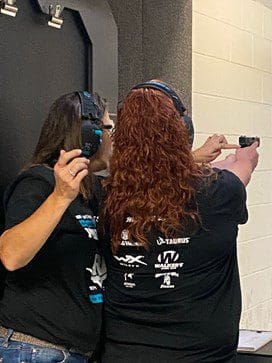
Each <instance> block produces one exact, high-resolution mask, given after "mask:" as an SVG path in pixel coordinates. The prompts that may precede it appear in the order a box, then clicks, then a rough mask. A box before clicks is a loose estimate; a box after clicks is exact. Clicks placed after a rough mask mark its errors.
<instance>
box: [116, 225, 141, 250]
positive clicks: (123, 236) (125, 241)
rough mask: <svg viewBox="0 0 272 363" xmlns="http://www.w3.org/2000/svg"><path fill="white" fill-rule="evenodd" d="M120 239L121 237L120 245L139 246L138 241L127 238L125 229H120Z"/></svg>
mask: <svg viewBox="0 0 272 363" xmlns="http://www.w3.org/2000/svg"><path fill="white" fill-rule="evenodd" d="M121 239H122V241H121V246H131V247H135V246H141V244H140V243H139V242H135V241H130V240H129V231H128V230H127V229H124V230H123V231H122V233H121Z"/></svg>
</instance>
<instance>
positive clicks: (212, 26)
mask: <svg viewBox="0 0 272 363" xmlns="http://www.w3.org/2000/svg"><path fill="white" fill-rule="evenodd" d="M271 59H272V10H271V9H269V8H268V7H265V6H264V5H262V4H261V2H259V1H253V0H193V112H192V113H193V119H194V121H195V125H196V130H197V135H196V143H195V146H198V145H199V144H201V143H202V142H203V141H204V140H205V139H206V138H207V137H208V136H209V135H211V134H213V133H223V134H225V135H226V137H227V138H228V140H229V141H230V142H238V137H239V135H243V134H246V135H249V136H255V135H258V136H260V137H261V148H260V150H259V151H260V162H259V166H258V168H257V170H256V172H255V174H254V176H253V178H252V181H251V183H250V186H249V187H248V206H249V214H250V217H249V222H248V224H247V225H246V226H243V227H241V228H240V236H239V246H238V253H239V261H240V273H241V284H242V293H243V314H242V320H241V327H242V328H247V329H259V330H260V329H263V330H264V329H267V330H272V61H271Z"/></svg>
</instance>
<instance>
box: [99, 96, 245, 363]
mask: <svg viewBox="0 0 272 363" xmlns="http://www.w3.org/2000/svg"><path fill="white" fill-rule="evenodd" d="M157 92H159V91H157V90H156V91H154V90H148V89H144V90H134V91H132V92H131V93H130V94H129V96H128V98H127V99H126V101H125V103H124V106H123V109H122V110H121V112H120V114H119V119H118V122H117V125H116V134H115V137H114V145H115V148H114V151H113V157H112V170H111V173H112V175H111V177H110V178H109V182H108V195H107V197H106V201H105V215H106V216H107V219H106V220H105V221H107V220H108V219H109V225H108V226H106V227H105V231H104V246H105V257H106V264H107V267H108V279H107V283H106V307H105V335H106V343H105V354H104V357H103V362H105V363H110V362H115V363H119V362H120V363H121V362H130V363H136V362H139V363H140V362H141V363H143V362H156V363H162V362H163V363H165V362H169V363H170V362H171V363H175V362H184V363H192V362H195V363H196V362H234V361H235V355H236V347H237V338H238V329H239V320H240V312H241V296H240V284H239V273H238V267H237V256H236V237H237V232H238V224H239V223H245V222H246V220H247V210H246V204H245V202H246V193H245V188H244V184H243V183H242V181H241V180H240V179H239V177H237V176H236V175H235V174H233V173H232V172H230V171H227V170H222V171H221V170H206V169H204V168H203V167H201V166H197V165H195V164H194V163H193V161H192V156H191V155H190V145H189V144H188V142H187V143H186V142H185V141H184V138H183V139H182V134H185V135H186V130H185V128H184V126H183V125H182V122H181V121H180V120H179V119H178V115H176V116H175V115H173V114H172V115H171V114H170V112H169V114H170V118H172V120H171V121H170V122H173V124H175V123H176V127H177V129H176V133H180V134H179V135H174V133H173V130H171V125H168V128H167V127H166V126H165V134H166V135H162V138H163V137H164V144H160V141H161V140H160V139H159V138H160V134H159V133H160V131H161V130H160V127H162V128H163V126H164V125H160V123H162V122H163V121H165V118H166V117H167V116H165V117H164V119H161V120H160V115H161V113H160V114H159V115H158V116H157V120H156V114H154V113H153V115H152V111H150V114H148V111H149V108H151V107H153V110H154V109H155V107H157V108H158V109H159V108H160V103H163V102H165V104H166V108H165V109H166V110H167V109H168V110H169V108H171V100H170V99H169V98H168V99H167V96H164V95H160V94H159V96H158V93H157ZM148 97H150V99H148ZM140 98H141V100H140ZM139 100H140V101H139ZM149 102H150V104H149ZM151 102H152V105H151ZM138 104H140V106H139V109H140V110H141V116H142V118H141V119H140V118H139V117H138V115H137V107H138ZM130 105H132V106H131V108H130ZM155 105H156V106H155ZM172 108H173V109H174V107H173V104H172ZM131 109H133V111H131ZM165 109H164V111H165ZM160 111H162V110H161V109H160ZM129 112H130V113H129ZM145 114H146V115H148V116H147V117H146V119H145ZM129 117H130V120H129ZM128 120H129V121H128ZM129 122H130V123H131V124H133V127H134V128H133V131H134V132H135V133H134V134H133V135H131V136H128V134H127V139H126V141H127V148H126V150H125V149H123V148H122V145H124V144H123V141H124V140H123V138H122V137H123V136H122V132H123V131H122V130H127V129H129ZM148 122H149V124H148ZM166 122H167V121H166ZM178 122H179V123H180V124H178ZM152 123H153V124H154V125H152ZM141 125H143V126H142V130H140V131H139V130H138V128H140V129H141ZM144 128H146V130H145V132H143V129H144ZM148 128H149V129H150V130H148ZM179 128H180V129H179ZM138 131H139V134H140V135H141V138H138V136H139V135H138V134H137V132H138ZM157 131H158V134H157V135H156V132H157ZM148 132H149V135H148V137H149V138H150V144H146V141H147V140H146V138H145V135H146V134H147V133H148ZM152 132H153V133H154V136H156V137H153V139H152ZM178 138H180V139H182V142H183V144H182V142H180V144H178ZM151 139H152V141H151ZM139 140H140V142H141V143H142V147H143V148H144V149H145V151H144V152H142V151H141V150H139V149H140V145H139V144H138V145H137V141H138V142H139ZM134 145H135V150H134ZM178 146H179V147H180V149H179V148H178ZM175 148H176V150H175ZM137 149H138V154H137V156H136V155H134V156H133V152H134V151H135V153H136V152H137ZM152 149H154V150H152ZM126 151H127V153H126ZM125 153H126V166H128V165H129V168H130V170H128V172H127V173H130V174H127V175H124V174H122V171H123V170H122V163H121V162H120V161H121V160H123V159H122V158H123V157H125ZM128 153H130V155H129V154H128ZM153 153H154V158H155V157H156V158H157V162H156V160H155V159H153V160H152V155H153ZM171 153H172V154H171ZM164 158H165V160H166V159H167V158H168V165H167V164H166V163H164ZM160 164H161V165H160ZM234 169H235V168H234ZM133 180H134V184H133ZM177 220H178V221H179V226H178V227H177V224H176V221H177ZM168 221H169V223H168ZM168 227H169V229H168V230H167V228H168Z"/></svg>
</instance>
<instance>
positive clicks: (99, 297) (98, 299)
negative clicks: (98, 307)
mask: <svg viewBox="0 0 272 363" xmlns="http://www.w3.org/2000/svg"><path fill="white" fill-rule="evenodd" d="M89 298H90V301H91V303H93V304H102V303H103V300H104V299H103V294H101V293H99V294H94V295H89Z"/></svg>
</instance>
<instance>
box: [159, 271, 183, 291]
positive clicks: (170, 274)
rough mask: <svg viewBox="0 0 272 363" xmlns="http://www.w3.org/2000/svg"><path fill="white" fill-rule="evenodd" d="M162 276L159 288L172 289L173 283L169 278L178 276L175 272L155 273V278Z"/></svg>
mask: <svg viewBox="0 0 272 363" xmlns="http://www.w3.org/2000/svg"><path fill="white" fill-rule="evenodd" d="M159 277H163V282H162V284H161V286H160V289H174V287H175V285H174V284H172V280H171V278H173V277H179V274H178V273H177V272H164V273H159V274H156V275H155V278H156V279H157V278H159Z"/></svg>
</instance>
